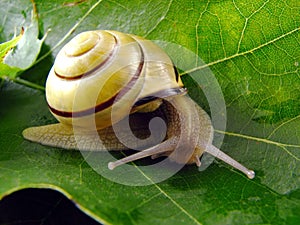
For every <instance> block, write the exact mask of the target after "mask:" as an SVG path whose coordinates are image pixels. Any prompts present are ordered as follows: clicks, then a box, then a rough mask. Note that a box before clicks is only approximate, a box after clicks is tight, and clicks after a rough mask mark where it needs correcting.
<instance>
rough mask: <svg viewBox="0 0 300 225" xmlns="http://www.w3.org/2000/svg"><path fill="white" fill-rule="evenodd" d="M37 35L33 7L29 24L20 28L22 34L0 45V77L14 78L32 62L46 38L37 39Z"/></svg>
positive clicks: (37, 27) (35, 16)
mask: <svg viewBox="0 0 300 225" xmlns="http://www.w3.org/2000/svg"><path fill="white" fill-rule="evenodd" d="M23 29H24V31H23ZM38 35H39V26H38V16H37V14H36V10H35V8H34V10H32V17H31V24H30V25H29V26H28V27H25V28H22V34H21V35H19V36H17V37H14V38H13V39H12V40H10V41H8V42H5V43H2V44H1V45H0V53H1V54H0V57H1V62H0V78H6V77H8V78H11V79H14V78H15V77H16V76H17V75H18V74H19V73H20V72H21V71H24V70H26V69H28V68H30V67H31V66H32V65H33V64H34V62H35V61H36V59H37V57H38V54H39V53H40V50H41V46H42V44H43V42H44V39H45V38H46V35H45V36H44V37H43V38H42V39H41V40H39V39H38Z"/></svg>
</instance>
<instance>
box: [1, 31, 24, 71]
mask: <svg viewBox="0 0 300 225" xmlns="http://www.w3.org/2000/svg"><path fill="white" fill-rule="evenodd" d="M23 33H24V31H23V30H22V32H21V33H20V34H19V35H18V36H15V37H13V39H11V40H10V41H7V42H4V43H2V44H0V59H1V62H0V77H2V76H8V75H14V74H16V73H17V72H18V71H19V69H18V68H14V67H10V66H9V65H7V64H5V63H4V60H3V59H4V58H5V56H6V55H7V54H8V53H9V52H10V51H11V50H12V49H13V48H14V47H15V46H16V45H17V44H18V42H19V41H20V39H21V37H22V35H23Z"/></svg>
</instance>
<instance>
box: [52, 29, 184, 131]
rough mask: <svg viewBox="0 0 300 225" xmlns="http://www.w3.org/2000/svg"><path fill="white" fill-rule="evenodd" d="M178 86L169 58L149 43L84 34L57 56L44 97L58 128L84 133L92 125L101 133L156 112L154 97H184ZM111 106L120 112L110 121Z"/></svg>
mask: <svg viewBox="0 0 300 225" xmlns="http://www.w3.org/2000/svg"><path fill="white" fill-rule="evenodd" d="M158 83H159V85H157V84H158ZM182 86H183V84H182V82H181V80H180V77H179V76H178V74H177V73H176V69H175V68H174V66H173V64H172V61H171V60H170V58H169V57H168V55H167V54H166V53H165V52H164V51H162V50H161V49H160V48H159V47H158V46H157V45H155V44H153V43H152V42H151V41H148V40H145V39H143V38H141V37H138V36H135V35H129V34H124V33H120V32H117V31H88V32H83V33H81V34H79V35H77V36H76V37H75V38H73V39H72V40H71V41H70V42H69V43H68V44H66V45H65V46H64V47H63V48H62V49H61V51H60V52H59V53H58V55H57V57H56V60H55V63H54V66H53V68H52V70H51V72H50V74H49V76H48V80H47V84H46V97H47V102H48V105H49V108H50V111H51V112H52V114H53V115H54V116H55V117H56V118H57V119H58V120H59V121H60V122H62V123H65V124H72V125H73V126H79V127H88V126H90V125H91V124H90V123H89V122H87V121H89V120H91V121H96V127H97V129H102V128H104V127H107V126H110V125H111V124H113V123H115V122H117V121H119V120H121V119H122V118H123V117H124V115H126V113H127V112H128V111H131V112H135V111H137V110H143V108H145V109H146V110H149V104H150V109H151V110H154V109H156V108H157V107H158V106H159V102H157V101H153V98H155V97H154V96H160V97H162V98H165V97H169V96H172V95H177V94H179V93H181V92H184V89H182ZM50 87H51V88H50ZM151 96H152V99H151ZM75 99H76V101H75ZM112 105H114V107H115V110H116V111H117V112H118V113H117V115H116V116H115V117H114V121H111V108H112ZM126 106H127V107H126ZM132 106H133V107H132ZM128 107H130V108H128Z"/></svg>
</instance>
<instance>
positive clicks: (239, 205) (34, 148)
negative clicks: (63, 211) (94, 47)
mask: <svg viewBox="0 0 300 225" xmlns="http://www.w3.org/2000/svg"><path fill="white" fill-rule="evenodd" d="M0 6H1V7H0V12H1V15H3V16H2V17H1V18H0V20H1V23H0V24H1V27H0V30H1V31H2V32H1V33H0V40H1V41H2V42H4V41H5V40H9V39H10V38H11V37H12V34H13V33H14V29H12V28H14V27H20V26H22V25H23V24H26V23H28V21H29V20H30V11H31V10H32V5H31V2H30V1H21V0H20V1H13V2H10V1H2V2H1V3H0ZM36 6H37V10H38V13H39V18H40V20H39V23H40V24H39V26H40V31H41V35H43V34H44V33H45V32H46V31H47V30H48V29H49V28H51V32H50V33H49V35H48V37H47V39H46V40H45V45H44V46H43V49H42V53H41V56H40V57H41V58H42V59H43V60H41V61H40V62H39V63H38V64H36V65H35V67H34V68H32V69H30V70H29V71H27V72H26V73H25V74H23V75H22V77H23V78H25V79H28V80H31V81H34V82H37V83H39V84H42V85H43V84H44V82H45V77H46V76H47V73H48V71H49V69H50V67H51V65H52V63H53V59H54V57H55V55H56V54H57V52H58V50H59V49H60V48H61V46H62V43H65V41H66V40H68V39H70V38H71V37H72V36H74V35H75V34H77V33H79V32H81V31H84V30H92V29H113V30H119V31H122V32H128V33H134V34H137V35H140V36H143V37H145V38H148V39H154V40H164V41H168V42H173V43H177V44H179V45H182V46H183V47H185V48H187V49H190V50H191V51H193V52H194V53H195V54H197V55H199V56H200V57H201V59H202V60H203V61H204V62H205V63H206V65H200V64H199V63H198V61H197V59H193V60H192V62H191V65H193V66H191V68H190V72H189V73H188V75H185V76H183V77H184V81H185V84H186V85H187V86H188V88H189V90H190V92H191V93H192V95H193V97H194V98H195V100H196V101H197V102H199V104H201V105H202V106H203V107H204V109H206V110H207V111H209V110H210V109H209V105H208V104H207V103H206V102H205V101H204V100H203V98H204V96H203V94H202V93H201V91H200V90H198V89H193V83H192V81H190V79H189V75H198V76H201V75H202V76H203V75H205V69H207V66H209V68H210V70H211V71H212V72H213V73H214V74H215V76H216V78H217V79H218V82H219V84H220V86H221V88H222V91H223V94H224V97H225V101H226V108H227V129H226V132H225V139H224V141H223V145H222V147H221V148H222V150H224V151H225V152H227V153H228V154H229V155H231V156H232V157H234V158H235V159H237V160H239V161H240V162H241V163H243V164H245V165H246V166H248V167H251V168H253V169H254V170H255V172H256V178H255V179H254V180H248V179H247V178H246V177H245V176H244V175H242V174H240V173H239V172H237V171H235V170H233V169H232V168H230V167H229V166H227V165H225V164H224V163H222V162H218V161H216V162H215V163H214V164H212V165H211V166H210V167H209V168H208V169H206V170H205V171H202V172H199V171H198V170H197V168H195V167H193V166H187V167H185V168H184V169H182V170H181V171H180V172H179V173H178V174H176V175H175V176H173V177H171V178H170V179H168V180H166V181H164V182H161V183H159V184H153V185H150V186H145V187H131V186H124V185H120V184H117V183H113V182H111V181H109V180H107V179H105V178H103V177H101V176H100V175H98V174H97V173H96V172H95V171H93V169H92V168H90V167H89V165H88V164H87V163H86V162H85V161H84V159H83V157H82V156H81V154H80V153H78V152H65V151H61V150H60V149H55V148H49V147H44V146H40V145H38V144H34V143H29V142H27V141H25V140H23V138H22V136H21V132H22V130H23V129H24V128H26V127H29V126H34V125H42V124H49V123H52V122H54V119H53V117H52V116H51V115H50V113H49V112H48V109H47V104H46V102H45V98H44V93H42V92H40V91H37V90H32V89H29V88H26V87H24V86H21V85H18V84H14V83H9V82H7V83H5V84H4V86H2V89H1V93H0V110H1V111H0V115H1V121H0V134H1V139H0V143H1V144H0V146H1V153H0V181H1V185H0V194H1V196H5V195H7V194H10V193H12V192H13V191H15V190H19V189H22V188H26V187H39V188H41V187H42V188H45V187H46V188H52V189H55V190H58V191H60V192H62V193H64V194H65V195H66V196H67V197H68V198H70V199H73V200H74V201H75V202H76V203H77V204H78V206H79V207H80V208H81V209H82V210H84V211H85V212H86V213H87V214H89V215H91V216H93V217H94V218H95V219H97V220H98V221H102V222H106V223H112V224H298V223H299V221H300V215H299V212H300V191H299V184H300V165H299V158H300V153H299V148H300V134H299V130H300V129H299V128H300V116H299V111H300V108H299V93H300V92H299V89H300V79H299V78H300V76H299V61H300V48H299V47H300V42H299V35H300V32H299V30H300V14H299V12H300V4H299V1H297V0H294V1H293V0H287V1H280V0H279V1H278V0H268V1H260V0H255V1H252V2H249V1H247V0H239V1H196V0H195V1H189V2H186V1H167V2H162V1H151V2H146V1H122V2H115V1H106V0H103V1H101V2H97V1H78V2H72V1H60V0H57V1H55V2H49V1H41V0H40V1H36ZM49 51H50V52H49ZM48 52H49V53H51V54H48ZM46 56H47V57H46ZM175 60H176V59H175ZM192 71H193V72H192ZM183 73H184V72H183ZM20 112H21V113H20ZM222 133H223V131H221V130H217V131H216V135H220V134H222Z"/></svg>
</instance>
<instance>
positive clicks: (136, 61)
mask: <svg viewBox="0 0 300 225" xmlns="http://www.w3.org/2000/svg"><path fill="white" fill-rule="evenodd" d="M185 93H186V90H185V88H183V84H182V82H181V79H180V77H179V75H178V74H177V72H176V69H175V68H174V66H173V64H172V61H171V59H170V58H169V57H168V55H167V54H166V53H165V52H164V51H163V50H162V49H160V48H159V47H158V46H157V45H155V44H154V43H153V42H151V41H148V40H145V39H143V38H141V37H138V36H135V35H130V34H124V33H121V32H117V31H102V30H97V31H87V32H83V33H81V34H78V35H77V36H76V37H74V38H73V39H72V40H71V41H70V42H69V43H67V44H66V45H65V46H64V47H63V48H62V49H61V51H60V52H59V53H58V55H57V57H56V60H55V63H54V65H53V67H52V69H51V71H50V73H49V76H48V78H47V82H46V98H47V102H48V105H49V109H50V111H51V113H52V114H53V115H54V116H55V117H56V118H57V120H58V121H59V122H60V123H58V124H52V125H46V126H41V127H31V128H27V129H25V130H24V131H23V136H24V138H25V139H28V140H31V141H34V142H38V143H41V144H44V145H49V146H55V147H61V148H66V149H77V148H78V146H77V145H76V141H75V139H74V133H73V128H72V127H80V128H82V135H81V140H82V141H83V142H84V143H85V145H84V149H80V150H105V149H108V150H123V149H126V147H125V146H124V145H122V143H120V142H119V141H118V138H116V136H115V135H114V131H113V129H112V125H113V124H115V123H118V122H119V121H122V119H124V118H125V117H126V116H128V112H130V113H131V114H132V115H133V117H135V116H136V115H138V114H139V113H137V112H143V114H144V115H146V114H151V113H154V114H155V113H157V112H158V111H160V112H162V113H163V114H165V115H166V118H167V135H166V138H165V140H164V141H163V142H162V143H160V144H155V145H153V146H152V147H149V148H146V149H145V150H143V151H140V152H138V153H135V154H133V155H131V156H128V157H125V158H123V159H120V160H118V161H116V162H111V163H109V165H108V167H109V168H110V169H113V168H115V167H116V166H119V165H122V164H124V163H127V162H131V161H134V160H137V159H140V158H144V157H147V156H152V157H158V156H161V155H166V156H169V157H170V159H171V160H173V161H175V162H177V163H188V164H191V163H196V164H197V165H198V166H200V159H199V157H200V156H201V155H202V154H203V152H204V151H205V152H208V153H210V154H212V155H213V156H216V157H218V158H220V159H222V160H223V161H225V162H226V163H228V164H230V165H232V166H233V167H235V168H237V169H238V170H240V171H242V172H243V173H245V174H246V175H247V176H248V177H249V178H250V179H252V178H254V172H253V171H252V170H248V169H247V168H245V167H244V166H243V165H241V164H240V163H238V162H237V161H235V160H234V159H232V158H231V157H229V156H228V155H226V154H225V153H223V152H222V151H220V150H219V149H217V148H216V147H214V146H213V145H212V136H213V128H212V125H211V121H210V119H209V117H208V115H207V114H206V113H205V112H204V111H203V110H202V109H201V108H200V107H199V106H198V105H197V104H196V103H195V102H194V101H193V100H192V99H190V98H189V97H188V96H187V95H185ZM74 99H76V104H74ZM162 99H167V101H165V100H162ZM95 102H96V104H95ZM168 102H170V103H171V104H170V103H168ZM112 106H113V107H114V110H115V111H116V112H117V113H115V114H116V115H115V116H114V118H113V119H112V118H111V114H112ZM132 106H133V107H132ZM195 113H196V114H198V116H197V115H195ZM143 114H139V115H138V116H136V117H141V116H142V117H143ZM198 118H199V119H198ZM89 121H93V123H95V124H96V127H97V132H98V134H97V135H99V136H100V137H101V139H102V140H104V142H103V145H99V146H97V145H95V142H94V140H95V138H96V137H94V136H93V135H92V134H91V133H89V127H90V126H91V124H90V122H89ZM136 121H138V119H137V120H136ZM141 126H142V125H141V123H139V122H135V128H133V130H135V129H136V130H141ZM142 129H144V128H142ZM180 129H181V131H180V132H178V130H180ZM182 134H183V135H184V137H183V138H181V139H179V137H178V136H179V135H182ZM125 135H126V134H125ZM179 140H181V142H183V143H179V144H181V146H182V148H181V151H180V152H179V153H177V154H175V155H174V154H172V151H173V150H174V149H175V148H176V146H177V144H178V143H177V142H179ZM184 146H187V147H188V146H195V147H194V151H193V152H192V153H191V154H190V153H187V152H185V150H184ZM136 147H137V148H139V147H141V146H136Z"/></svg>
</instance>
